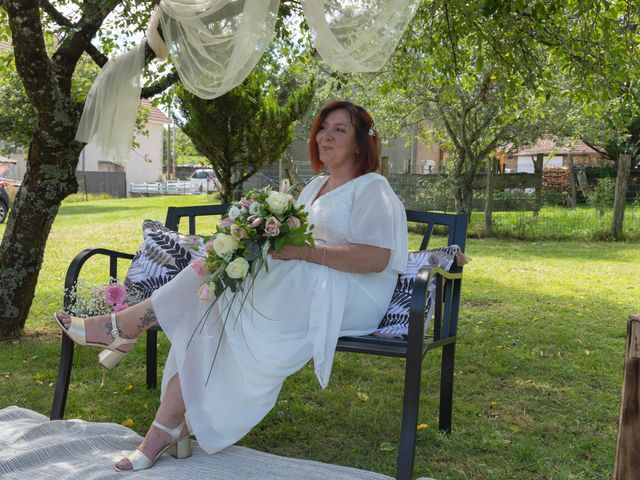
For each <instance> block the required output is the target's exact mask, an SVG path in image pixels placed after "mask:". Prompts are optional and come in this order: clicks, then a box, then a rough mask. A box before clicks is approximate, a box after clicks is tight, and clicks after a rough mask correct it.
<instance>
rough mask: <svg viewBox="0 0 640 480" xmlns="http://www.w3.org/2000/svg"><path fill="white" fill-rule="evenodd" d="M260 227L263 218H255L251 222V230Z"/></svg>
mask: <svg viewBox="0 0 640 480" xmlns="http://www.w3.org/2000/svg"><path fill="white" fill-rule="evenodd" d="M272 218H273V217H272ZM260 225H262V218H260V217H256V218H254V219H253V221H252V222H251V228H258V227H259V226H260Z"/></svg>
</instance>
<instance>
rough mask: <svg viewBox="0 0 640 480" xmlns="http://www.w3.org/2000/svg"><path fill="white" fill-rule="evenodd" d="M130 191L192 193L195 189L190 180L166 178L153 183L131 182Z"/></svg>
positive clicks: (169, 193)
mask: <svg viewBox="0 0 640 480" xmlns="http://www.w3.org/2000/svg"><path fill="white" fill-rule="evenodd" d="M129 193H139V194H144V195H192V194H193V193H194V191H193V187H192V185H191V182H190V181H183V180H165V181H162V182H153V183H147V182H145V183H130V184H129Z"/></svg>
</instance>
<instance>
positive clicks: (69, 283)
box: [64, 248, 134, 309]
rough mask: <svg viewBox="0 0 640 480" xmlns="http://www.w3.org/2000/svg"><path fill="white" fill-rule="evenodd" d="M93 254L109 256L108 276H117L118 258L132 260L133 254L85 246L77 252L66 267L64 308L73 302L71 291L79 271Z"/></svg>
mask: <svg viewBox="0 0 640 480" xmlns="http://www.w3.org/2000/svg"><path fill="white" fill-rule="evenodd" d="M94 255H104V256H106V257H109V276H110V277H111V278H117V275H118V259H119V258H122V259H126V260H132V259H133V257H134V255H133V254H131V253H124V252H118V251H116V250H109V249H107V248H86V249H84V250H82V251H81V252H80V253H78V254H77V255H76V256H75V257H74V258H73V260H72V261H71V263H70V264H69V267H68V268H67V275H66V276H65V279H64V308H65V309H67V308H68V307H70V306H71V304H72V302H73V296H72V294H71V293H72V292H73V289H74V288H75V286H76V283H77V281H78V277H79V276H80V271H81V270H82V267H83V266H84V264H85V262H86V261H87V260H89V259H90V258H91V257H93V256H94Z"/></svg>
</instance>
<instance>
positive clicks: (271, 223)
mask: <svg viewBox="0 0 640 480" xmlns="http://www.w3.org/2000/svg"><path fill="white" fill-rule="evenodd" d="M264 234H265V235H266V236H267V237H277V236H278V235H280V222H279V221H278V219H277V218H276V217H269V218H268V219H267V223H265V224H264Z"/></svg>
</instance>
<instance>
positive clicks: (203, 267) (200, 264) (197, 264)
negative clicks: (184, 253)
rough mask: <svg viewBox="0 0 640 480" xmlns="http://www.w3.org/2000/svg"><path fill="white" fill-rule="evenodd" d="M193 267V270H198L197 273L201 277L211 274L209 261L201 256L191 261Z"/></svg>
mask: <svg viewBox="0 0 640 480" xmlns="http://www.w3.org/2000/svg"><path fill="white" fill-rule="evenodd" d="M191 268H193V271H194V272H196V275H198V276H199V277H200V278H202V277H205V276H207V275H209V269H208V268H207V262H206V261H205V259H204V258H199V259H197V260H194V261H193V262H191Z"/></svg>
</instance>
